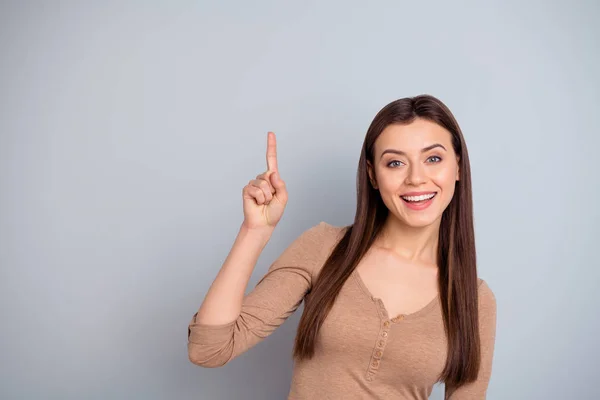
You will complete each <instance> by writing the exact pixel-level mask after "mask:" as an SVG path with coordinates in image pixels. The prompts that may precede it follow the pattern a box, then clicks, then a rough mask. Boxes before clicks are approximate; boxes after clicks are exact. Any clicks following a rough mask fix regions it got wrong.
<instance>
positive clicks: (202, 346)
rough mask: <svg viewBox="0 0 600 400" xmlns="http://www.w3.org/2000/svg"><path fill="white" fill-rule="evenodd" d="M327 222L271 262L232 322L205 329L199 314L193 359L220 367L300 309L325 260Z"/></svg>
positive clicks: (192, 333)
mask: <svg viewBox="0 0 600 400" xmlns="http://www.w3.org/2000/svg"><path fill="white" fill-rule="evenodd" d="M325 232H326V224H325V223H324V222H321V223H319V224H318V225H315V226H313V227H311V228H310V229H308V230H306V231H304V232H303V233H302V234H301V235H300V236H299V237H298V238H296V239H295V240H294V241H293V242H292V243H291V244H290V246H288V247H287V248H286V249H285V250H284V251H283V253H282V254H281V255H280V256H279V257H278V258H277V259H276V260H275V261H274V262H273V263H272V264H271V266H270V267H269V270H268V271H267V273H266V274H265V276H263V277H262V278H261V279H260V281H259V282H258V283H257V285H256V287H255V288H254V289H253V290H252V291H251V292H250V293H248V294H247V295H246V296H245V297H244V301H243V304H242V310H241V313H240V315H239V317H238V318H237V319H236V320H235V321H232V322H230V323H228V324H223V325H204V324H199V323H197V322H196V315H197V313H196V314H194V316H193V318H192V320H191V322H190V324H189V326H188V353H189V358H190V361H191V362H193V363H194V364H197V365H200V366H203V367H210V368H214V367H220V366H222V365H224V364H226V363H227V362H229V361H231V360H232V359H234V358H235V357H237V356H238V355H240V354H242V353H243V352H245V351H246V350H248V349H249V348H251V347H253V346H254V345H256V344H257V343H258V342H260V341H261V340H263V339H264V338H266V337H267V336H269V335H270V334H271V333H273V331H275V329H277V328H278V327H279V326H280V325H281V324H283V322H284V321H285V320H286V319H287V318H288V317H289V316H290V315H291V314H292V313H293V312H294V311H296V309H297V308H298V307H299V306H300V304H301V302H302V300H303V299H304V296H305V295H306V293H307V292H308V291H309V290H310V288H311V286H312V280H313V272H314V270H315V267H316V264H317V263H318V262H320V261H321V262H322V261H324V260H321V258H322V257H321V250H322V248H323V239H324V238H323V235H324V234H325Z"/></svg>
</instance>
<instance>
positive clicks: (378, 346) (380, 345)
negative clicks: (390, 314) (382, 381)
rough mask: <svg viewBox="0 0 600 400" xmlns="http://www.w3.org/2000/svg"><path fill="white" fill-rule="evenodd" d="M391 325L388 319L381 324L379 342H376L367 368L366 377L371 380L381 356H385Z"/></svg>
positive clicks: (379, 363) (378, 365) (373, 377)
mask: <svg viewBox="0 0 600 400" xmlns="http://www.w3.org/2000/svg"><path fill="white" fill-rule="evenodd" d="M390 326H391V323H390V320H388V319H385V320H384V321H383V323H382V324H381V327H380V330H379V337H378V338H377V342H376V343H375V347H374V348H373V352H372V353H371V360H370V362H369V367H368V368H367V376H366V379H367V381H369V382H370V381H372V380H373V379H375V374H376V373H377V370H378V369H379V367H380V365H381V358H382V357H383V353H384V350H385V345H386V343H387V337H388V336H389V330H390Z"/></svg>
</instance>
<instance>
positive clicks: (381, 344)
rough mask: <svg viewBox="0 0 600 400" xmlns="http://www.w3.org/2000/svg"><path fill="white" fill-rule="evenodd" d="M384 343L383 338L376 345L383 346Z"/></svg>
mask: <svg viewBox="0 0 600 400" xmlns="http://www.w3.org/2000/svg"><path fill="white" fill-rule="evenodd" d="M384 344H385V342H384V341H383V340H380V341H379V343H377V345H378V346H379V347H383V345H384Z"/></svg>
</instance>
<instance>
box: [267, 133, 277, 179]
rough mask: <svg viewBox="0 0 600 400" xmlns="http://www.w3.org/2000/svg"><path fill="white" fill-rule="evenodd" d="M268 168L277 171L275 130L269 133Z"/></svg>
mask: <svg viewBox="0 0 600 400" xmlns="http://www.w3.org/2000/svg"><path fill="white" fill-rule="evenodd" d="M267 169H268V170H269V171H277V140H276V139H275V133H273V132H269V133H268V134H267Z"/></svg>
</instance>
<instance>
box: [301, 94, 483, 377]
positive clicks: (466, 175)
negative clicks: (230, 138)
mask: <svg viewBox="0 0 600 400" xmlns="http://www.w3.org/2000/svg"><path fill="white" fill-rule="evenodd" d="M416 118H422V119H426V120H428V121H431V122H434V123H436V124H438V125H440V126H442V127H443V128H445V129H446V130H448V131H449V132H450V134H451V135H452V146H453V148H454V152H455V153H456V155H457V156H458V165H459V181H457V182H456V187H455V192H454V196H453V198H452V200H451V201H450V204H449V205H448V207H447V208H446V209H445V210H444V212H443V214H442V219H441V225H440V231H439V241H438V243H439V244H438V251H437V255H438V257H437V262H438V268H439V273H438V289H439V298H440V302H441V308H442V313H443V318H444V329H445V332H446V337H447V339H448V348H447V350H448V357H447V359H446V365H445V367H444V369H443V371H442V373H441V374H440V376H439V378H438V380H439V381H443V382H445V383H447V384H452V385H453V386H457V387H458V386H461V385H463V384H465V383H468V382H472V381H474V380H475V379H476V378H477V374H478V372H479V367H480V340H479V323H478V315H479V314H478V308H479V307H478V294H477V282H478V279H477V267H476V259H475V235H474V229H473V202H472V192H471V170H470V167H469V156H468V154H467V147H466V144H465V141H464V138H463V135H462V132H461V130H460V127H459V125H458V123H457V122H456V119H455V118H454V116H453V115H452V113H451V112H450V110H449V109H448V107H446V105H445V104H444V103H442V102H441V101H440V100H438V99H437V98H435V97H433V96H430V95H421V96H416V97H409V98H404V99H399V100H396V101H393V102H391V103H390V104H388V105H386V106H385V107H384V108H382V109H381V110H380V111H379V112H378V113H377V115H376V116H375V118H374V119H373V122H372V123H371V125H370V126H369V129H368V130H367V134H366V137H365V140H364V143H363V146H362V151H361V154H360V159H359V163H358V173H357V177H356V178H357V205H356V214H355V217H354V223H353V224H352V225H350V226H348V227H347V229H346V231H345V233H344V234H343V236H342V237H341V239H340V240H339V242H338V243H337V245H336V246H335V247H334V249H333V250H332V252H331V254H330V255H329V257H328V259H327V260H326V261H325V263H324V265H323V268H322V269H321V272H320V274H319V276H318V277H317V279H316V281H315V284H314V285H313V288H312V290H311V293H310V294H309V295H308V296H306V302H305V307H304V312H303V314H302V317H301V319H300V323H299V325H298V333H297V335H296V341H295V345H294V357H295V358H296V359H298V360H302V359H310V358H311V357H312V356H313V355H314V352H315V342H316V340H317V336H318V333H319V329H320V328H321V325H322V324H323V321H324V320H325V318H326V317H327V314H328V313H329V311H330V310H331V307H332V305H333V303H334V301H335V299H336V297H337V295H338V293H339V292H340V290H341V288H342V286H343V285H344V283H345V282H346V280H347V279H348V277H350V275H351V274H352V272H353V271H354V269H355V268H356V266H357V265H358V263H359V261H360V260H361V259H362V257H363V256H364V255H365V253H366V252H367V250H368V249H369V247H370V246H371V245H372V244H373V242H374V241H375V239H376V238H377V236H378V235H379V233H380V232H381V230H382V228H383V225H384V223H385V221H386V218H387V216H388V213H389V210H388V208H387V207H386V205H385V204H384V202H383V200H382V198H381V195H380V193H379V191H378V190H376V189H375V188H373V186H372V185H371V184H370V180H369V176H368V172H367V171H368V170H367V160H368V161H369V162H371V163H373V157H374V154H373V153H374V147H375V141H376V140H377V138H378V137H379V135H380V134H381V132H382V131H383V130H384V129H385V128H386V127H387V126H388V125H390V124H409V123H411V122H412V121H414V120H415V119H416Z"/></svg>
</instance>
